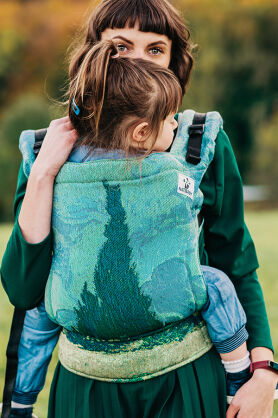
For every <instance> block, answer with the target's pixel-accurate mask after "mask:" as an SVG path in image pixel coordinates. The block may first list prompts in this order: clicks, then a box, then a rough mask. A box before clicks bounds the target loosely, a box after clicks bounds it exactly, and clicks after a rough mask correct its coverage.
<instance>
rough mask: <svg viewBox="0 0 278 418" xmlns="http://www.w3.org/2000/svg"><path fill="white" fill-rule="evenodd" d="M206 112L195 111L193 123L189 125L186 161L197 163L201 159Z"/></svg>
mask: <svg viewBox="0 0 278 418" xmlns="http://www.w3.org/2000/svg"><path fill="white" fill-rule="evenodd" d="M206 116H207V114H206V113H197V112H195V114H194V118H193V121H192V125H190V126H189V129H188V132H189V139H188V147H187V153H186V161H187V162H189V163H191V164H194V165H197V164H199V162H200V161H201V148H202V139H203V133H204V130H205V122H206Z"/></svg>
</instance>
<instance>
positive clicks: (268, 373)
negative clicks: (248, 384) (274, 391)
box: [253, 369, 278, 388]
mask: <svg viewBox="0 0 278 418" xmlns="http://www.w3.org/2000/svg"><path fill="white" fill-rule="evenodd" d="M253 376H254V377H255V378H256V379H257V378H258V379H260V380H262V381H264V383H265V382H269V383H270V384H271V383H273V387H274V388H275V387H276V385H277V382H278V373H277V372H274V371H273V370H268V369H256V370H254V373H253Z"/></svg>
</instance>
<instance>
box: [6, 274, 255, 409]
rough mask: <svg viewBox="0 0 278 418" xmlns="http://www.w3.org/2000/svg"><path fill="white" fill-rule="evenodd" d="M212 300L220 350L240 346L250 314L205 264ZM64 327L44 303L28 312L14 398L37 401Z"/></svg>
mask: <svg viewBox="0 0 278 418" xmlns="http://www.w3.org/2000/svg"><path fill="white" fill-rule="evenodd" d="M202 270H203V275H204V279H205V282H206V285H207V291H208V300H207V303H206V305H205V306H204V308H203V309H202V311H201V313H202V315H203V319H204V320H205V321H206V323H207V328H208V332H209V335H210V338H211V340H212V342H213V343H214V345H215V346H216V349H217V350H218V352H219V353H226V352H230V351H232V350H234V349H235V348H237V347H239V346H240V345H241V344H242V343H243V342H244V341H246V340H247V338H248V334H247V331H246V329H245V324H246V315H245V313H244V311H243V308H242V306H241V304H240V302H239V300H238V298H237V295H236V291H235V288H234V286H233V284H232V282H231V281H230V279H229V278H228V277H227V276H226V275H225V274H224V273H223V272H222V271H220V270H217V269H215V268H212V267H207V266H202ZM60 330H61V327H59V326H57V324H54V323H53V322H52V321H50V319H49V318H48V316H47V313H46V311H45V307H44V303H42V304H41V305H40V306H39V307H38V308H35V309H32V310H30V311H27V312H26V317H25V321H24V327H23V331H22V336H21V339H20V344H19V350H18V372H17V378H16V384H15V389H14V392H13V401H15V402H18V403H21V404H25V405H28V404H33V403H35V402H36V399H37V396H38V393H39V392H40V391H41V390H42V388H43V385H44V382H45V377H46V373H47V368H48V365H49V362H50V359H51V355H52V352H53V350H54V347H55V346H56V344H57V341H58V338H59V334H60Z"/></svg>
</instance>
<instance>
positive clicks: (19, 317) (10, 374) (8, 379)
mask: <svg viewBox="0 0 278 418" xmlns="http://www.w3.org/2000/svg"><path fill="white" fill-rule="evenodd" d="M25 313H26V311H25V310H23V309H18V308H15V309H14V313H13V320H12V326H11V332H10V338H9V342H8V347H7V351H6V356H7V366H6V375H5V385H4V392H3V408H2V414H1V418H8V417H9V415H10V412H11V402H12V394H13V390H14V385H15V381H16V374H17V366H18V355H17V353H18V346H19V342H20V338H21V333H22V328H23V324H24V319H25Z"/></svg>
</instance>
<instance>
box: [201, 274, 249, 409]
mask: <svg viewBox="0 0 278 418" xmlns="http://www.w3.org/2000/svg"><path fill="white" fill-rule="evenodd" d="M202 270H203V274H204V279H205V282H206V285H207V291H208V301H207V304H206V305H205V306H204V308H203V309H202V311H201V312H202V316H203V318H204V320H205V321H206V323H207V328H208V332H209V334H210V337H211V340H212V342H213V343H214V345H215V347H216V349H217V351H218V353H219V354H220V356H221V359H222V363H223V365H224V368H225V370H226V373H227V392H228V401H231V398H232V396H233V395H234V394H235V393H236V391H237V390H238V389H239V388H240V387H241V386H242V385H243V384H244V383H245V382H246V381H247V380H249V378H250V377H251V376H250V372H249V366H250V358H249V352H248V350H247V345H246V340H247V338H248V333H247V331H246V328H245V325H246V315H245V312H244V310H243V308H242V306H241V304H240V302H239V300H238V297H237V294H236V291H235V288H234V286H233V284H232V282H231V281H230V279H229V278H228V276H226V274H225V273H223V272H222V271H220V270H217V269H215V268H212V267H207V266H202Z"/></svg>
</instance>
